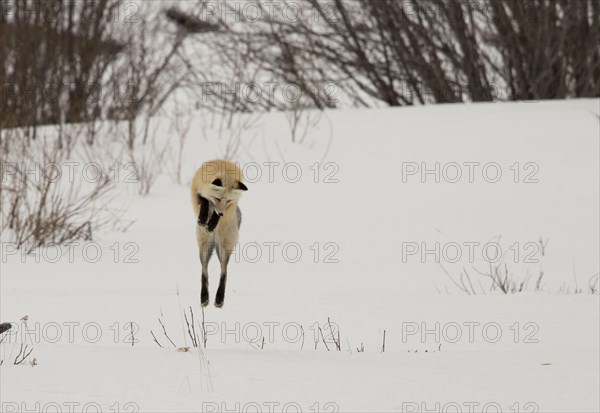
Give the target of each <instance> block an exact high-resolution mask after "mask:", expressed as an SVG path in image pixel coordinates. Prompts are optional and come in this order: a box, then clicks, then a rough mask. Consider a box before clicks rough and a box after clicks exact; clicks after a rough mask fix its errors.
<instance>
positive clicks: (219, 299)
mask: <svg viewBox="0 0 600 413" xmlns="http://www.w3.org/2000/svg"><path fill="white" fill-rule="evenodd" d="M232 252H233V249H232V248H231V249H230V248H228V246H224V245H217V256H218V257H219V261H220V263H221V278H220V280H219V288H218V289H217V295H216V297H215V307H218V308H221V307H223V301H224V300H225V287H226V285H227V264H229V258H230V257H231V253H232Z"/></svg>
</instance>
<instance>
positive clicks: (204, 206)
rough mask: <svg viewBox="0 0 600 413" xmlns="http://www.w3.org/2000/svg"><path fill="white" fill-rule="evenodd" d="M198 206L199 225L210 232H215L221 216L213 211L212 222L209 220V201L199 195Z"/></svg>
mask: <svg viewBox="0 0 600 413" xmlns="http://www.w3.org/2000/svg"><path fill="white" fill-rule="evenodd" d="M197 197H198V205H200V213H199V214H198V225H200V226H201V227H204V228H206V230H207V231H208V232H213V231H214V230H215V228H216V227H217V224H218V223H219V219H220V218H221V216H220V215H219V214H217V212H216V211H213V213H212V216H211V217H210V220H209V219H208V212H209V202H208V199H206V198H204V197H203V196H201V195H200V194H197Z"/></svg>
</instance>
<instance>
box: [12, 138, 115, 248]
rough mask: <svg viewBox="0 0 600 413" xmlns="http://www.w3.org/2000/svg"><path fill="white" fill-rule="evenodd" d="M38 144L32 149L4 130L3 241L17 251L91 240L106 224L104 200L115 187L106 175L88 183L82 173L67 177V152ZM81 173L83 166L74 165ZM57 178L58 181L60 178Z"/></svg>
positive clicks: (26, 142)
mask: <svg viewBox="0 0 600 413" xmlns="http://www.w3.org/2000/svg"><path fill="white" fill-rule="evenodd" d="M51 141H52V140H51V139H43V140H40V141H39V142H36V143H35V144H32V143H31V142H29V141H28V140H27V139H24V138H23V136H22V133H20V131H19V130H13V131H12V132H8V131H4V133H3V137H2V144H3V145H10V147H11V150H10V152H6V151H4V150H2V158H1V163H2V166H1V168H0V169H1V176H0V178H1V179H2V185H1V189H0V200H1V205H2V211H1V222H0V228H2V232H3V233H4V234H7V233H8V234H10V235H9V236H8V237H7V236H5V237H4V239H3V241H10V242H14V243H15V244H16V245H17V247H18V248H22V247H24V248H26V249H27V250H28V251H30V250H32V249H33V248H36V247H40V246H43V245H47V244H63V243H65V242H69V241H74V240H79V239H81V240H90V239H92V237H93V233H94V231H95V230H97V229H99V228H101V227H103V226H104V225H107V224H108V223H109V221H110V218H109V217H108V216H107V215H106V214H105V213H104V211H105V210H106V209H107V208H108V203H109V198H108V195H109V193H110V192H111V190H112V189H113V188H114V185H113V181H112V180H111V179H110V175H109V174H108V173H107V171H102V175H101V176H100V177H95V178H94V179H93V182H87V181H86V180H85V179H83V176H82V175H81V174H78V173H75V174H72V176H71V174H69V176H67V174H66V173H65V171H66V165H67V164H66V162H68V161H69V159H70V158H69V157H68V156H67V153H68V151H67V150H66V149H65V148H64V147H63V148H61V147H60V146H59V145H57V143H56V141H54V142H53V143H49V142H51ZM77 164H78V165H79V167H80V168H81V165H82V162H81V161H79V162H77ZM59 174H60V176H59Z"/></svg>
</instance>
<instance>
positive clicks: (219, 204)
mask: <svg viewBox="0 0 600 413" xmlns="http://www.w3.org/2000/svg"><path fill="white" fill-rule="evenodd" d="M243 179H244V177H243V176H242V171H241V170H240V169H239V168H238V167H237V165H235V164H233V163H231V162H227V161H221V160H216V161H209V162H205V163H204V164H203V165H202V181H203V183H204V184H205V187H204V188H203V189H204V190H203V191H202V196H203V197H204V198H207V199H208V200H209V201H210V202H211V203H212V204H213V206H214V208H215V211H216V212H217V214H219V215H223V214H224V213H225V211H226V210H227V209H228V208H230V207H232V206H234V205H236V204H237V202H238V200H239V199H240V197H241V196H242V192H243V191H247V190H248V187H247V186H246V185H244V183H243V182H242V181H243Z"/></svg>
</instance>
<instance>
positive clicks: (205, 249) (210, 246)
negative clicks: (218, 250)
mask: <svg viewBox="0 0 600 413" xmlns="http://www.w3.org/2000/svg"><path fill="white" fill-rule="evenodd" d="M214 248H215V244H214V243H213V242H212V241H209V242H205V243H201V244H200V262H201V263H202V289H201V291H200V304H201V305H202V307H206V306H207V305H208V301H209V298H208V262H209V261H210V257H211V256H212V253H213V251H214Z"/></svg>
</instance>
